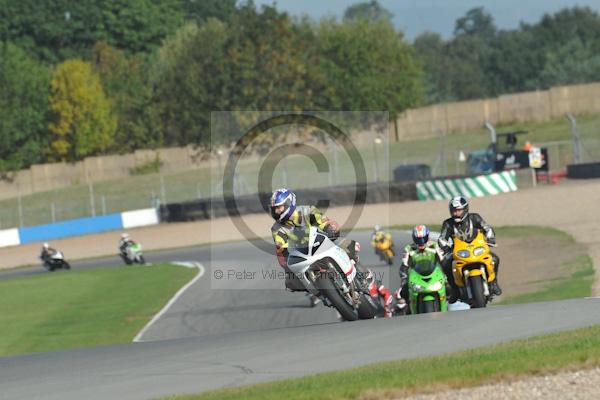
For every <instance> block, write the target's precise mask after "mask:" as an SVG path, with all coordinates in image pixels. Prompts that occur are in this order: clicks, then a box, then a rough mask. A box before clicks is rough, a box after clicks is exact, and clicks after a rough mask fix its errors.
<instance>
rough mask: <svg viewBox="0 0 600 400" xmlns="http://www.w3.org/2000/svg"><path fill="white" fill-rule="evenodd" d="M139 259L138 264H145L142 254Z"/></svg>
mask: <svg viewBox="0 0 600 400" xmlns="http://www.w3.org/2000/svg"><path fill="white" fill-rule="evenodd" d="M139 260H140V264H142V265H144V264H146V260H145V259H144V256H140V258H139Z"/></svg>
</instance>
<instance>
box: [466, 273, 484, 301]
mask: <svg viewBox="0 0 600 400" xmlns="http://www.w3.org/2000/svg"><path fill="white" fill-rule="evenodd" d="M469 285H470V286H471V295H472V296H473V304H472V307H473V308H483V307H485V306H486V303H487V302H486V299H485V295H484V294H483V277H481V275H479V276H473V277H470V278H469Z"/></svg>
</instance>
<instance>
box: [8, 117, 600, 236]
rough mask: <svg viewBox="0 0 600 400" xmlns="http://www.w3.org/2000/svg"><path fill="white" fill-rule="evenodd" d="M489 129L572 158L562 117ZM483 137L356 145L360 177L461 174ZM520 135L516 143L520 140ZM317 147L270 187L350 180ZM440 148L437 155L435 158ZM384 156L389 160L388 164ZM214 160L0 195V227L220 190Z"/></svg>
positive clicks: (593, 133) (340, 163)
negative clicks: (317, 157)
mask: <svg viewBox="0 0 600 400" xmlns="http://www.w3.org/2000/svg"><path fill="white" fill-rule="evenodd" d="M577 123H578V129H579V132H580V135H581V138H582V142H583V148H584V161H594V160H600V135H598V131H599V130H600V114H598V115H584V116H579V117H578V120H577ZM496 128H497V131H498V132H501V131H510V130H516V129H524V130H528V131H529V134H528V135H527V139H528V140H530V141H531V142H532V143H534V144H536V145H544V144H549V147H548V148H549V157H550V166H551V169H562V168H564V167H565V165H566V164H567V163H570V162H571V160H572V157H573V150H572V147H571V145H570V143H569V141H570V138H571V134H570V125H569V124H568V122H567V120H566V119H565V118H559V119H554V120H551V121H547V122H539V123H527V124H525V123H522V124H514V125H506V126H498V127H496ZM489 140H490V139H489V133H488V132H487V130H485V129H483V128H482V129H479V130H476V131H473V132H469V133H465V134H453V135H448V136H446V137H445V138H444V139H443V141H440V139H439V138H434V139H423V140H413V141H406V142H397V143H393V142H392V143H390V144H389V146H387V149H388V152H389V154H388V156H387V157H386V156H385V152H386V151H385V149H386V145H385V144H380V145H376V146H366V147H361V148H359V151H360V155H361V158H362V160H363V163H364V166H365V169H366V173H367V181H369V182H373V181H375V180H377V179H379V180H389V179H391V177H392V171H393V169H394V168H395V167H396V166H398V165H401V164H410V163H425V164H428V165H430V166H431V167H432V172H433V174H434V175H447V174H457V173H461V172H462V171H464V163H461V162H459V161H458V154H459V152H460V151H463V152H464V153H465V154H468V153H469V152H470V151H472V150H476V149H481V148H485V147H486V146H487V145H488V144H489ZM520 140H521V142H523V141H524V140H525V139H523V138H522V139H520ZM558 142H561V143H560V144H559V143H558ZM319 150H320V151H322V152H323V154H324V155H325V157H326V159H327V161H328V163H329V168H330V171H331V173H319V172H318V171H317V169H316V167H315V166H314V165H313V164H312V162H311V161H307V159H306V157H302V156H291V157H289V159H288V160H287V161H286V162H285V163H284V162H280V163H279V164H278V165H276V166H269V167H268V168H269V169H272V170H274V171H275V172H274V175H273V180H272V184H273V186H274V187H275V186H276V187H279V186H289V187H293V188H306V187H326V186H330V185H333V184H343V183H353V182H355V176H354V168H353V165H352V162H351V160H350V158H349V157H348V156H347V155H345V154H344V152H343V151H341V150H339V151H337V153H335V154H337V164H336V162H335V158H336V157H334V153H333V152H332V151H330V150H331V149H330V148H329V147H328V146H325V145H323V146H322V147H321V148H319ZM441 150H443V151H441ZM440 154H442V155H443V156H442V157H440ZM386 159H388V160H389V165H387V166H386V165H385V164H386ZM214 164H215V165H213V168H212V169H209V168H203V169H196V170H190V171H181V172H172V173H150V174H146V175H132V176H130V177H128V178H126V179H122V178H121V179H116V180H110V181H103V182H96V183H94V185H93V196H91V195H90V188H89V187H88V186H87V185H76V186H72V187H68V188H62V189H58V190H53V191H48V192H40V193H36V194H33V195H30V196H23V197H22V198H21V207H20V209H21V211H19V205H18V203H19V202H18V199H17V198H12V199H5V200H0V229H5V228H10V227H17V226H19V225H20V224H21V222H22V224H23V226H32V225H39V224H45V223H51V222H53V220H57V221H58V220H65V219H72V218H80V217H84V216H90V215H91V214H92V201H91V199H92V198H93V200H94V201H93V203H94V209H95V213H96V215H101V214H104V213H106V214H110V213H115V212H122V211H126V210H132V209H139V208H147V207H151V206H152V205H153V204H154V203H153V198H159V199H160V200H161V201H163V202H179V201H185V200H193V199H197V198H209V197H211V195H216V194H220V191H221V186H220V184H219V182H220V180H221V174H220V173H218V171H217V169H218V168H217V167H218V165H217V163H214ZM286 164H287V171H288V175H287V180H284V178H283V171H284V167H285V166H286ZM336 165H337V168H336ZM260 167H261V164H259V163H250V164H247V165H244V166H243V167H242V168H239V169H238V170H237V176H238V179H239V192H241V193H254V192H256V190H257V176H258V172H259V169H260ZM376 171H377V172H376ZM236 193H238V192H237V191H236Z"/></svg>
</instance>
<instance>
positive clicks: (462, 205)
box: [438, 196, 502, 303]
mask: <svg viewBox="0 0 600 400" xmlns="http://www.w3.org/2000/svg"><path fill="white" fill-rule="evenodd" d="M448 208H449V210H450V218H448V219H446V220H445V221H444V222H443V224H442V231H441V232H440V237H439V239H438V245H439V246H440V250H441V251H442V253H443V254H444V256H443V258H442V269H443V270H444V274H446V277H447V278H448V283H449V284H450V287H451V288H452V290H451V293H450V296H449V301H450V302H451V303H452V302H454V301H456V299H457V298H458V287H457V286H456V282H455V281H454V275H453V274H452V261H453V256H452V249H453V247H454V242H453V240H452V238H453V237H454V236H459V237H469V236H471V234H472V233H473V230H474V229H478V230H482V231H483V233H484V235H485V239H486V241H487V242H488V244H489V245H490V246H495V245H496V235H495V233H494V230H493V229H492V227H491V226H490V225H489V224H488V223H487V222H485V220H484V219H483V218H482V217H481V215H479V214H476V213H469V202H468V201H467V199H466V198H464V197H462V196H456V197H454V198H452V200H450V203H449V204H448ZM490 253H491V255H492V263H493V264H494V271H495V274H496V279H494V280H493V281H492V282H490V290H491V292H492V293H493V294H495V295H496V296H499V295H501V294H502V289H501V288H500V285H499V284H498V268H499V267H500V259H499V258H498V256H497V255H496V254H495V253H493V252H490Z"/></svg>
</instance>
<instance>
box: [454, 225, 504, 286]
mask: <svg viewBox="0 0 600 400" xmlns="http://www.w3.org/2000/svg"><path fill="white" fill-rule="evenodd" d="M453 240H454V249H453V251H452V255H453V259H454V260H453V263H452V271H453V273H454V279H455V281H456V284H457V285H458V286H459V287H462V286H464V271H465V269H466V270H468V273H469V276H479V275H482V271H481V266H484V267H485V269H486V275H487V280H488V282H491V281H493V280H494V279H495V278H496V277H495V273H494V268H493V264H492V255H491V253H490V248H489V246H488V244H487V241H486V240H485V237H484V235H483V233H482V232H481V231H479V232H477V235H476V236H475V238H474V239H473V240H471V241H470V242H469V241H464V240H461V239H460V238H458V237H454V239H453Z"/></svg>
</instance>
